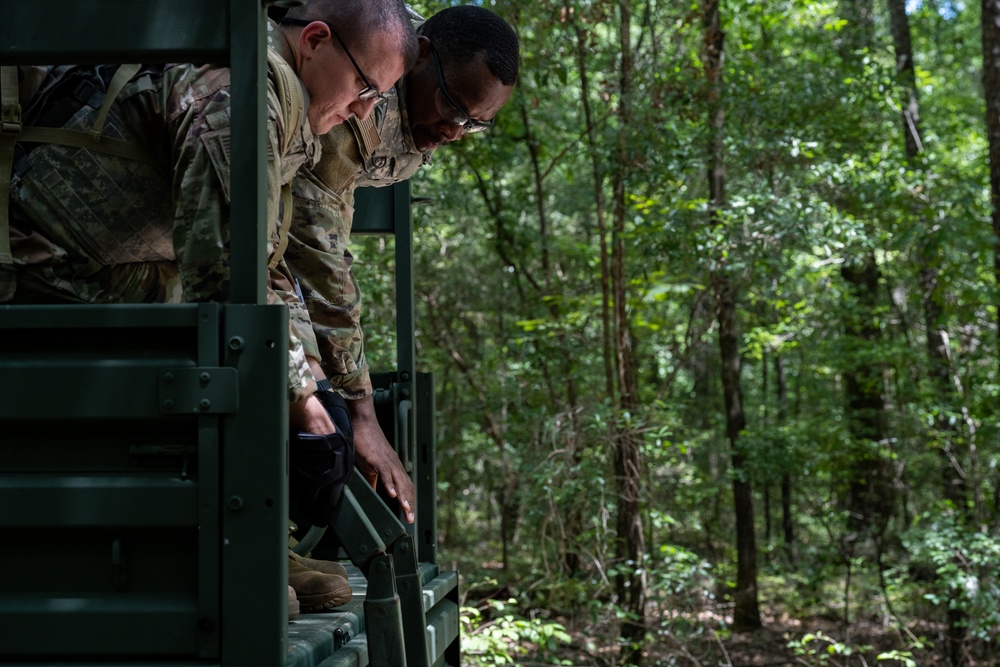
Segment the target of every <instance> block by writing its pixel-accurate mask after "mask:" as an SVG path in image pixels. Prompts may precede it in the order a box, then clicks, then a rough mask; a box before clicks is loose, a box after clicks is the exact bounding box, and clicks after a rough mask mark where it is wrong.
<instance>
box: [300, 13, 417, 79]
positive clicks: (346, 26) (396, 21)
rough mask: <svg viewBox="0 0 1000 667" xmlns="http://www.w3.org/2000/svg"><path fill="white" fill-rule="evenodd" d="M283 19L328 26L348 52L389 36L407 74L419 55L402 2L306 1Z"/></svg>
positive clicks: (407, 14)
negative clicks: (380, 35)
mask: <svg viewBox="0 0 1000 667" xmlns="http://www.w3.org/2000/svg"><path fill="white" fill-rule="evenodd" d="M285 16H287V17H288V18H290V19H301V20H305V21H325V22H327V23H331V24H332V25H333V27H334V28H336V30H337V33H338V34H340V36H341V37H343V38H344V41H345V42H347V44H348V46H349V48H363V47H364V46H366V45H367V44H368V43H369V42H370V41H371V38H372V36H373V35H375V34H376V33H378V32H388V33H390V34H391V35H392V36H393V37H395V38H396V46H398V47H399V49H400V51H401V52H402V53H403V58H404V60H405V62H406V69H407V70H409V69H410V68H411V67H413V64H414V63H415V62H416V60H417V55H418V54H419V52H420V47H419V45H418V44H417V35H416V33H415V32H414V31H413V23H412V22H411V20H410V13H409V11H408V10H407V8H406V3H405V2H404V0H309V1H308V2H307V3H306V4H305V5H303V6H301V7H292V8H291V9H289V10H288V13H287V14H286V15H285Z"/></svg>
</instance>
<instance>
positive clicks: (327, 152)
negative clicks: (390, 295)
mask: <svg viewBox="0 0 1000 667" xmlns="http://www.w3.org/2000/svg"><path fill="white" fill-rule="evenodd" d="M404 81H405V80H404ZM404 81H400V82H399V83H398V84H397V85H396V87H395V88H394V89H393V90H392V91H390V94H388V95H387V100H386V102H385V103H383V104H381V105H379V106H378V107H376V108H375V111H374V112H373V113H372V116H371V117H370V120H369V121H365V122H358V121H357V119H356V118H353V117H352V118H351V120H350V122H349V123H345V124H344V125H339V126H337V127H334V128H333V130H331V131H330V132H329V133H328V134H326V135H325V136H323V137H320V143H321V144H322V146H323V150H322V157H321V159H320V161H319V162H318V163H317V164H316V165H315V166H314V167H312V168H311V169H310V168H307V169H303V170H302V171H301V172H299V175H298V176H296V178H295V180H294V181H293V182H292V193H293V196H294V210H293V214H292V225H291V230H290V232H289V242H288V248H287V250H286V251H285V262H286V263H287V265H288V268H289V269H290V270H291V272H292V274H293V275H294V277H295V279H297V281H298V284H299V286H300V288H301V293H302V297H303V299H304V304H301V305H299V306H297V307H293V308H292V310H291V313H290V315H291V318H292V326H293V327H294V328H295V329H296V333H297V335H298V336H299V337H300V338H301V340H302V342H303V345H304V348H305V353H306V356H308V357H312V358H313V359H316V360H319V361H320V362H321V365H322V368H323V371H324V372H325V373H326V375H327V377H328V378H329V379H330V382H331V383H332V384H333V385H334V386H335V387H337V388H338V389H339V390H340V392H341V393H342V394H343V395H344V396H345V397H347V398H348V399H356V398H361V397H363V396H367V395H369V394H371V392H372V385H371V379H370V377H369V371H368V364H367V362H366V361H365V353H364V335H363V333H362V330H361V319H360V315H361V292H360V290H359V289H358V283H357V280H355V278H354V275H353V273H352V270H351V268H352V266H351V265H352V263H353V257H352V256H351V253H350V250H349V249H348V247H347V246H348V241H349V239H350V234H351V225H352V223H353V220H354V190H355V188H357V187H361V186H375V187H381V186H386V185H392V184H393V183H397V182H399V181H403V180H406V179H408V178H409V177H410V176H412V175H413V173H414V172H416V170H417V169H418V168H420V166H422V165H424V164H428V163H429V162H430V157H431V152H432V151H428V152H426V153H421V152H420V151H418V150H417V149H416V148H415V147H414V145H413V139H412V137H411V136H410V124H409V120H408V118H407V114H406V104H405V99H406V91H405V87H404V85H405V83H404Z"/></svg>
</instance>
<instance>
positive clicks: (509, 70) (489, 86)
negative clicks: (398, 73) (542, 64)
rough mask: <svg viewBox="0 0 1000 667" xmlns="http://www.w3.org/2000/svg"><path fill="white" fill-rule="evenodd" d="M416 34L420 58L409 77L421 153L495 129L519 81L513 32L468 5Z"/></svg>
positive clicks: (411, 112)
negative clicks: (482, 131) (502, 109)
mask: <svg viewBox="0 0 1000 667" xmlns="http://www.w3.org/2000/svg"><path fill="white" fill-rule="evenodd" d="M417 34H418V35H419V43H420V55H419V57H418V58H417V62H416V64H415V65H414V67H413V69H412V70H410V72H409V73H408V74H407V75H406V95H407V113H408V114H409V121H410V130H411V133H412V135H413V142H414V144H416V147H417V149H419V150H421V151H426V150H430V149H432V148H436V147H437V146H440V145H442V144H446V143H448V142H450V141H455V140H456V139H461V138H462V136H463V135H465V134H467V133H471V132H478V131H480V130H485V129H487V128H489V127H491V126H492V125H493V120H494V118H495V116H496V114H497V112H498V111H500V108H501V107H502V106H503V105H504V104H506V103H507V100H508V99H509V98H510V94H511V92H512V91H513V90H514V83H515V82H516V81H517V70H518V61H519V56H518V44H517V35H516V34H514V30H513V28H511V27H510V26H509V25H508V24H507V22H506V21H504V20H503V19H502V18H500V17H499V16H497V15H496V14H494V13H493V12H491V11H489V10H488V9H483V8H482V7H477V6H473V5H464V6H460V7H449V8H447V9H443V10H441V11H440V12H438V13H437V14H435V15H434V16H432V17H431V18H429V19H428V20H427V21H426V22H424V24H423V25H422V26H420V28H419V29H418V30H417Z"/></svg>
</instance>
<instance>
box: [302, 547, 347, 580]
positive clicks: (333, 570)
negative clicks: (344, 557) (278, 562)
mask: <svg viewBox="0 0 1000 667" xmlns="http://www.w3.org/2000/svg"><path fill="white" fill-rule="evenodd" d="M288 555H289V556H291V557H292V558H294V559H295V560H297V561H298V562H299V564H300V565H305V566H306V567H307V568H309V569H310V570H315V571H316V572H322V573H323V574H335V575H337V576H338V577H343V578H344V579H347V570H346V569H345V568H344V566H343V565H341V564H340V563H338V562H336V561H332V560H316V559H315V558H306V557H305V556H300V555H298V554H297V553H295V552H294V551H289V552H288Z"/></svg>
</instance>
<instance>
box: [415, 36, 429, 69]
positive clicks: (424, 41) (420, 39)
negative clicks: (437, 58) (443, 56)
mask: <svg viewBox="0 0 1000 667" xmlns="http://www.w3.org/2000/svg"><path fill="white" fill-rule="evenodd" d="M417 46H418V47H420V50H419V51H418V52H417V61H416V62H415V63H413V69H417V68H418V67H420V66H422V65H423V64H424V63H426V62H427V61H428V60H430V59H431V40H430V39H428V38H427V37H424V36H423V35H417Z"/></svg>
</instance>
